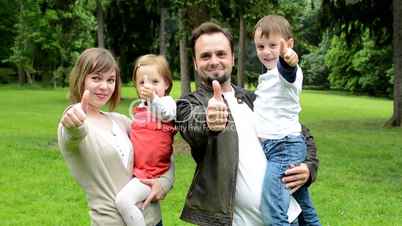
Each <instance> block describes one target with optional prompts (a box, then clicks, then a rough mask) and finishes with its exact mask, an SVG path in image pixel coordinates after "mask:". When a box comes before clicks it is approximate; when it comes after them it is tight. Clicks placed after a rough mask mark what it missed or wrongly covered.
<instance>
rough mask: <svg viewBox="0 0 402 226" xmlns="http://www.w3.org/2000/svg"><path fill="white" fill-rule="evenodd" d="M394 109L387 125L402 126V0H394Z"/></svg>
mask: <svg viewBox="0 0 402 226" xmlns="http://www.w3.org/2000/svg"><path fill="white" fill-rule="evenodd" d="M393 18H394V21H393V32H394V33H393V47H394V52H393V62H394V68H395V77H394V109H393V115H392V117H391V118H390V119H389V120H388V122H387V123H386V124H385V126H386V127H395V126H397V127H401V126H402V22H401V18H402V0H393Z"/></svg>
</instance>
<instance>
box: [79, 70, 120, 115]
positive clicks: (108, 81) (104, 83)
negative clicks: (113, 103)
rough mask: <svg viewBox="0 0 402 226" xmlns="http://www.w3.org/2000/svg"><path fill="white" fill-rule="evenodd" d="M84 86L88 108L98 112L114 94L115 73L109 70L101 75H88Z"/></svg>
mask: <svg viewBox="0 0 402 226" xmlns="http://www.w3.org/2000/svg"><path fill="white" fill-rule="evenodd" d="M84 84H85V85H84V89H85V90H88V91H89V103H88V104H89V107H90V108H92V109H94V110H97V111H98V110H99V109H100V108H101V107H103V106H104V105H105V104H106V103H107V102H108V101H109V100H110V97H111V96H112V95H113V93H114V90H115V87H116V72H115V70H114V69H111V70H110V71H107V72H103V73H102V72H101V73H92V74H88V75H87V76H86V78H85V83H84Z"/></svg>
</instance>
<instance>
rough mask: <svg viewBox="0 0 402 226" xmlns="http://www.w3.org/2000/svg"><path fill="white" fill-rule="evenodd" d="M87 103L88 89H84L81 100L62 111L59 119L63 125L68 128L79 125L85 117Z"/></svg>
mask: <svg viewBox="0 0 402 226" xmlns="http://www.w3.org/2000/svg"><path fill="white" fill-rule="evenodd" d="M88 105H89V91H88V90H85V91H84V94H83V95H82V98H81V102H80V103H78V104H74V105H73V106H72V107H71V108H70V109H68V110H67V111H66V112H65V113H64V115H63V117H62V119H61V123H62V124H63V126H64V127H65V128H68V129H69V128H77V127H80V126H81V125H82V124H83V123H84V121H85V119H86V118H87V112H88Z"/></svg>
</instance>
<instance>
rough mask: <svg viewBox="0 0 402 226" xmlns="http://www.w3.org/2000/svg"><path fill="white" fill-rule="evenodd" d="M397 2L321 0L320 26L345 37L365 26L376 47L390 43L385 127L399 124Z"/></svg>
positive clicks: (401, 99)
mask: <svg viewBox="0 0 402 226" xmlns="http://www.w3.org/2000/svg"><path fill="white" fill-rule="evenodd" d="M401 3H402V2H401V0H393V1H392V0H384V1H381V2H380V1H374V0H353V1H352V0H346V1H345V0H343V1H339V0H323V3H322V19H321V21H322V27H324V28H328V27H334V28H335V32H337V33H344V34H345V35H346V37H347V39H348V41H351V40H353V39H354V38H356V36H360V35H361V33H362V31H363V30H364V29H365V28H368V29H369V33H370V37H372V38H373V40H374V42H375V44H376V45H377V46H379V48H382V47H384V46H386V45H389V43H391V42H392V43H393V46H394V48H393V60H392V61H393V63H394V73H395V74H394V94H393V99H394V106H393V115H392V117H391V118H390V120H388V121H387V122H386V123H385V126H387V127H390V126H392V127H401V126H402V125H401V117H402V96H401V89H402V87H401V79H402V66H401V60H400V59H401V54H402V50H401V42H402V40H401V29H402V28H401ZM388 34H392V35H388Z"/></svg>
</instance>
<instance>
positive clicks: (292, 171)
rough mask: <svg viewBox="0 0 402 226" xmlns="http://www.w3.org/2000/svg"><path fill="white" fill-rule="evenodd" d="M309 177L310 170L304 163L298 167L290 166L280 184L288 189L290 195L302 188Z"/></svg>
mask: <svg viewBox="0 0 402 226" xmlns="http://www.w3.org/2000/svg"><path fill="white" fill-rule="evenodd" d="M309 177H310V170H309V169H308V167H307V165H306V164H305V163H301V164H300V165H297V166H295V165H290V166H289V168H288V169H287V170H286V171H285V175H284V176H283V177H282V182H283V183H285V185H286V187H287V188H289V189H290V192H291V193H294V192H295V191H297V190H298V189H299V188H300V187H301V186H303V185H304V184H305V183H306V182H307V181H308V179H309Z"/></svg>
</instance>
